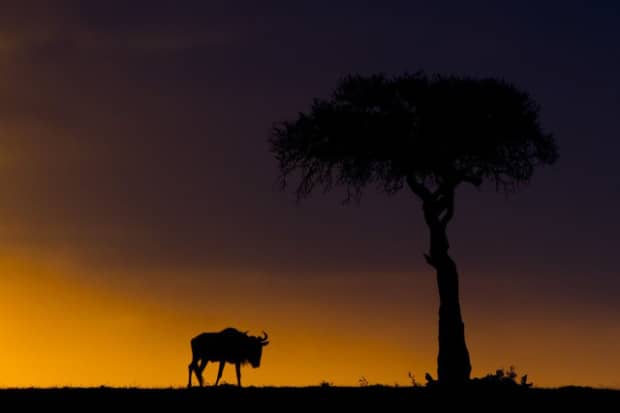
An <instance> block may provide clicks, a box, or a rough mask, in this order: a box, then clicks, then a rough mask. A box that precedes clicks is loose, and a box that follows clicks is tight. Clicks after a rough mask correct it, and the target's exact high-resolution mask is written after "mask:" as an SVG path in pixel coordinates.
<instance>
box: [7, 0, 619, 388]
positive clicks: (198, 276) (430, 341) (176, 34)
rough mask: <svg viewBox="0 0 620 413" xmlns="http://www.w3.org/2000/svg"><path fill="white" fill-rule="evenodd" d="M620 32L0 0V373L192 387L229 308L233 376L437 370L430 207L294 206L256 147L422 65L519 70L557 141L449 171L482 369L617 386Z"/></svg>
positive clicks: (594, 5)
mask: <svg viewBox="0 0 620 413" xmlns="http://www.w3.org/2000/svg"><path fill="white" fill-rule="evenodd" d="M9 3H12V4H10V5H9ZM619 41H620V7H619V6H618V5H617V2H615V1H591V2H581V1H579V2H577V1H563V2H540V1H531V2H530V1H519V2H516V1H515V2H492V1H487V2H479V1H467V2H463V1H454V2H448V1H437V2H435V1H432V2H431V1H428V2H415V1H369V2H364V1H327V0H313V1H299V2H297V1H234V0H233V1H222V2H214V1H213V2H212V1H166V2H164V1H154V0H150V1H103V0H102V1H82V2H78V1H63V0H58V1H43V0H42V1H7V2H3V7H2V11H1V13H0V244H1V245H0V246H1V248H0V387H21V386H46V387H47V386H64V385H71V386H98V385H102V384H103V385H111V386H141V387H150V386H158V387H160V386H184V385H185V384H186V381H187V364H188V363H189V361H190V358H191V351H190V347H189V340H190V339H191V337H193V336H194V335H196V334H198V333H200V332H202V331H217V330H220V329H222V328H224V327H227V326H235V327H238V328H240V329H242V330H250V332H251V334H260V333H261V331H262V330H265V331H267V332H268V333H269V336H270V341H271V344H269V346H267V347H266V348H265V350H264V353H263V362H262V366H261V367H260V368H259V369H256V370H254V369H251V368H250V367H245V368H244V369H243V373H242V375H243V382H244V384H245V385H258V386H260V385H277V386H285V385H292V386H298V385H316V384H319V383H320V382H321V381H329V382H332V383H334V384H336V385H357V384H358V381H359V379H360V378H361V377H365V378H366V379H367V380H368V382H370V383H371V384H374V383H382V384H395V383H398V384H400V385H406V384H409V383H410V381H409V378H408V377H407V374H408V372H412V373H414V374H415V376H416V378H417V379H418V380H419V381H421V382H423V381H424V380H423V377H424V373H425V372H427V371H428V372H430V373H431V374H433V375H434V376H436V354H437V309H438V297H437V287H436V284H435V276H434V273H433V271H432V269H431V268H430V267H428V266H427V264H426V262H425V261H424V258H423V253H424V252H425V251H426V249H427V247H428V232H427V228H426V226H425V224H424V220H423V217H422V213H421V205H420V203H419V202H418V201H417V200H416V198H415V197H414V196H413V195H412V194H410V193H407V192H403V193H401V194H399V195H397V196H394V197H386V196H384V195H381V194H377V193H375V192H374V189H373V188H369V190H368V191H367V192H366V194H365V196H364V198H363V199H362V201H361V203H360V204H359V205H349V206H343V205H342V204H341V201H342V199H343V198H344V193H343V192H342V191H335V192H333V193H331V194H328V195H323V194H321V193H320V192H319V193H317V194H316V195H315V196H313V197H311V198H310V199H308V200H305V201H303V202H301V203H299V204H297V203H296V202H295V199H294V196H293V194H291V193H283V192H281V191H280V190H279V187H278V181H277V176H278V171H277V164H276V162H275V160H274V158H273V156H272V154H270V153H269V147H268V142H267V139H268V137H269V132H270V128H271V126H272V123H273V122H274V121H278V120H284V119H291V118H294V117H295V116H296V115H297V113H298V112H299V111H303V110H307V109H308V108H309V104H310V103H311V101H312V98H314V97H324V96H327V95H328V94H329V93H330V91H331V90H332V88H333V87H334V86H335V85H336V82H337V80H338V79H339V78H340V77H341V76H343V75H346V74H347V73H351V72H355V73H362V74H369V73H373V72H384V73H387V74H401V73H403V72H405V71H408V72H415V71H418V70H424V71H426V72H428V73H436V72H439V73H449V74H459V75H472V76H493V77H502V78H505V79H507V80H509V81H511V82H514V83H515V84H516V85H518V86H519V87H521V88H523V89H525V90H527V91H529V92H530V93H531V94H532V96H533V98H534V99H536V100H537V101H538V102H539V103H540V105H541V120H542V124H543V127H544V129H545V130H546V131H549V132H551V133H553V134H554V135H555V137H556V139H557V142H558V145H559V148H560V159H559V161H558V163H557V164H556V165H554V166H553V167H551V168H545V169H542V170H538V171H536V173H535V175H534V179H533V180H532V183H531V185H530V186H528V187H527V188H524V189H523V190H521V191H520V192H518V193H516V194H511V195H508V196H507V195H504V194H498V193H495V192H494V188H491V187H485V188H483V189H482V190H475V189H471V188H465V187H463V188H460V190H459V192H457V204H456V208H457V209H456V216H455V219H454V221H453V222H452V224H451V227H450V229H449V234H450V237H451V241H452V243H451V245H452V248H451V252H452V254H453V256H454V258H455V259H456V261H457V264H458V265H459V269H460V274H461V303H462V311H463V316H464V320H465V326H466V338H467V341H468V345H469V350H470V354H471V357H472V365H473V371H472V374H473V375H474V376H482V375H484V374H486V373H490V372H493V371H495V369H498V368H507V367H508V366H510V365H514V366H515V367H516V370H517V372H518V373H520V374H525V373H527V374H528V375H529V378H530V380H531V381H533V382H534V383H535V384H536V385H539V386H559V385H567V384H577V385H590V386H605V387H615V388H620V375H619V374H618V372H619V371H620V352H619V351H618V348H619V346H618V343H619V342H620V300H619V299H618V297H619V294H620V278H619V277H618V273H619V270H620V264H619V261H618V260H619V256H620V254H619V253H618V249H619V247H620V217H619V214H620V212H619V211H620V168H619V164H618V160H617V159H618V153H620V139H619V138H620V126H619V125H620V124H619V119H620V77H618V73H620V46H619V44H620V43H619ZM216 373H217V368H216V367H215V366H213V365H210V366H208V367H207V369H206V372H205V379H206V381H207V382H208V383H213V381H214V379H215V376H216ZM224 380H226V381H227V382H229V383H234V382H235V378H234V368H233V367H232V366H228V367H227V368H226V370H225V372H224Z"/></svg>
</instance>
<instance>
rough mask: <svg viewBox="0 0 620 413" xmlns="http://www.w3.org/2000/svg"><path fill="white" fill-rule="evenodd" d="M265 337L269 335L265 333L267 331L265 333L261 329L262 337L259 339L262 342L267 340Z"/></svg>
mask: <svg viewBox="0 0 620 413" xmlns="http://www.w3.org/2000/svg"><path fill="white" fill-rule="evenodd" d="M267 337H269V336H268V335H267V333H265V332H264V331H263V337H261V339H260V341H262V342H265V341H267Z"/></svg>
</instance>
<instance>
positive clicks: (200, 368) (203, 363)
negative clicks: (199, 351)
mask: <svg viewBox="0 0 620 413" xmlns="http://www.w3.org/2000/svg"><path fill="white" fill-rule="evenodd" d="M200 361H201V363H200V366H198V368H197V369H196V377H198V381H199V382H200V387H202V383H203V378H202V372H203V371H204V369H205V367H207V363H208V361H207V360H206V359H201V360H200Z"/></svg>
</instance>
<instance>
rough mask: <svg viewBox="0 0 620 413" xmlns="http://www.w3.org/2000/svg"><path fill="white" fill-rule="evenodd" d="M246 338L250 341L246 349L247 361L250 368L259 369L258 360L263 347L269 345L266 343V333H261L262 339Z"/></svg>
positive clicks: (255, 337)
mask: <svg viewBox="0 0 620 413" xmlns="http://www.w3.org/2000/svg"><path fill="white" fill-rule="evenodd" d="M247 337H248V339H249V340H250V341H249V342H248V349H247V355H248V361H249V362H250V364H251V365H252V367H254V368H256V367H260V359H261V356H262V354H263V347H264V346H266V345H267V344H269V341H267V337H268V336H267V333H265V332H264V331H263V336H262V337H257V336H247Z"/></svg>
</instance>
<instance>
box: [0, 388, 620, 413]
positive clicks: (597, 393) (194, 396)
mask: <svg viewBox="0 0 620 413" xmlns="http://www.w3.org/2000/svg"><path fill="white" fill-rule="evenodd" d="M214 406H222V407H225V409H226V410H227V411H238V410H239V409H246V408H251V409H258V410H256V411H281V410H284V411H306V410H314V409H322V410H327V409H329V410H330V411H331V410H339V411H355V410H359V411H368V410H369V409H371V410H375V411H381V412H383V411H399V412H402V411H403V410H409V411H416V410H417V409H424V410H423V411H427V410H426V408H433V409H436V408H442V407H445V408H446V409H449V410H453V411H457V410H460V411H469V410H465V409H469V408H473V409H476V410H494V411H506V410H509V411H513V410H514V411H516V410H519V411H529V410H530V409H532V410H533V409H536V410H533V411H539V410H541V409H542V410H545V411H558V409H563V410H564V409H566V410H567V411H589V412H590V411H591V412H595V411H618V410H616V409H619V408H620V390H604V389H592V388H581V387H563V388H558V389H537V388H533V389H527V388H521V387H515V388H501V387H488V386H482V387H471V388H467V389H465V390H459V391H448V390H445V389H440V388H424V387H418V388H414V387H387V386H367V387H247V388H242V389H239V388H236V387H232V386H220V387H217V388H214V387H206V388H202V389H200V388H192V389H172V388H170V389H137V388H110V387H98V388H53V389H37V388H32V389H3V390H0V409H2V410H3V411H27V409H28V408H43V409H49V411H56V409H57V408H59V409H62V410H64V409H67V408H74V409H79V410H80V411H88V410H93V409H94V410H95V411H99V410H100V409H107V408H115V409H118V408H121V409H132V410H133V409H136V410H137V411H143V410H146V409H152V411H159V409H163V410H164V411H170V410H174V411H184V410H186V409H188V410H189V409H192V408H194V409H193V410H194V411H195V409H196V408H200V409H201V410H203V409H205V410H206V409H208V408H210V407H214ZM7 407H8V408H9V409H8V410H7V409H5V408H7ZM575 409H576V410H575ZM418 411H419V410H418ZM441 411H443V409H442V410H441Z"/></svg>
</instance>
